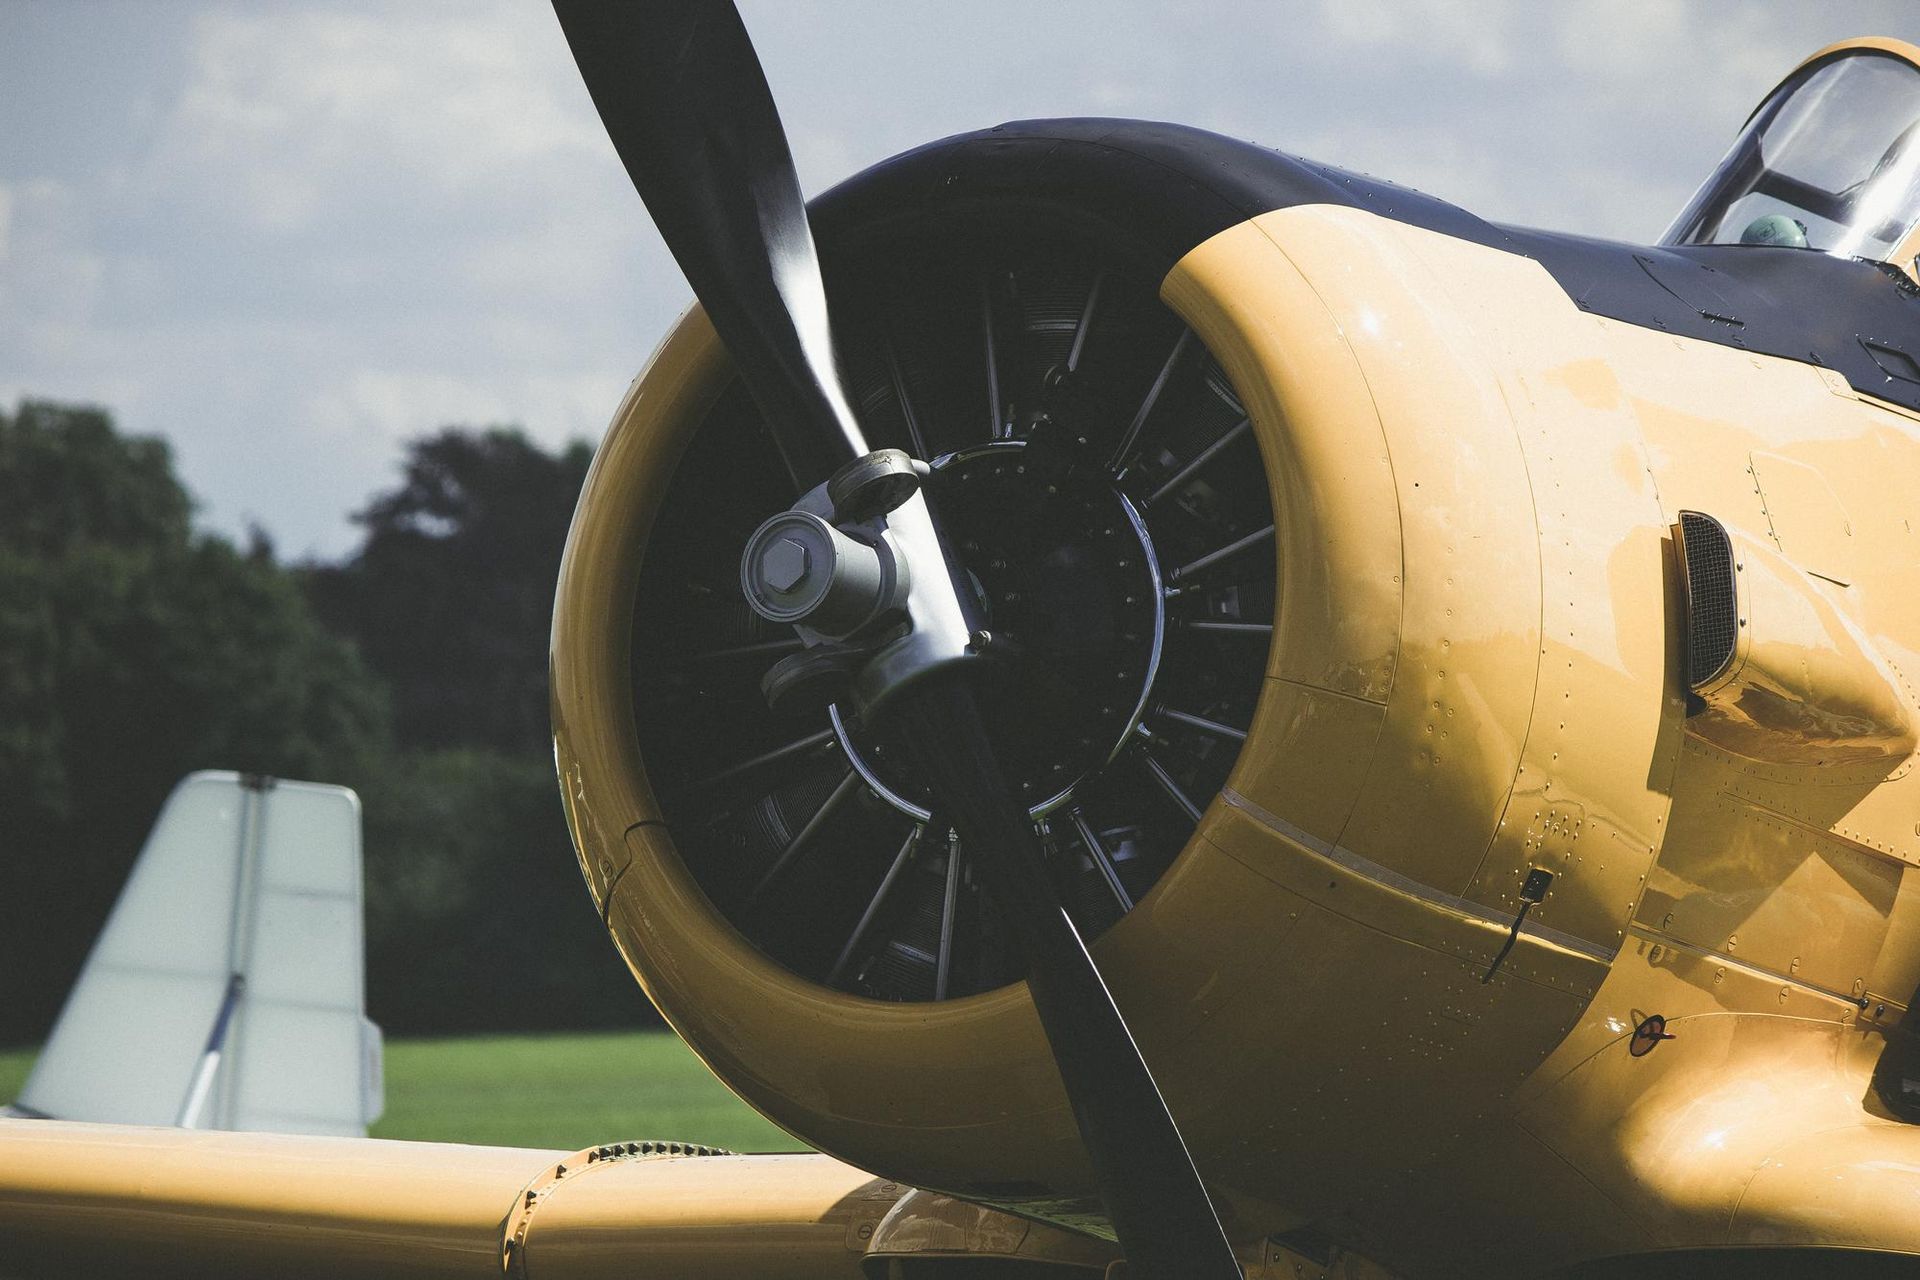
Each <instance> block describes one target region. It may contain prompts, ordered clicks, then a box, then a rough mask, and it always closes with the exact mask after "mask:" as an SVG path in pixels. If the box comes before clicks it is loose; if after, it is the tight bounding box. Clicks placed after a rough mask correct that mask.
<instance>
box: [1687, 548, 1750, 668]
mask: <svg viewBox="0 0 1920 1280" xmlns="http://www.w3.org/2000/svg"><path fill="white" fill-rule="evenodd" d="M1680 539H1681V550H1682V559H1683V561H1684V565H1685V571H1686V575H1687V684H1688V686H1689V687H1691V688H1692V689H1693V690H1694V691H1695V692H1699V691H1700V690H1702V689H1704V688H1705V687H1706V686H1707V685H1710V684H1712V683H1713V681H1714V679H1715V678H1717V677H1718V676H1720V675H1722V674H1723V673H1724V672H1725V671H1726V669H1727V667H1728V665H1729V664H1730V663H1732V661H1733V653H1734V649H1735V647H1736V645H1737V644H1738V641H1739V638H1740V611H1739V607H1738V603H1737V601H1738V592H1737V590H1736V586H1735V579H1734V573H1735V570H1734V563H1733V543H1732V541H1731V540H1730V539H1729V538H1728V537H1727V531H1726V529H1725V528H1724V527H1723V526H1722V525H1721V523H1720V522H1719V521H1718V520H1715V519H1714V518H1713V517H1712V516H1709V515H1703V514H1702V513H1700V512H1698V511H1682V512H1681V513H1680Z"/></svg>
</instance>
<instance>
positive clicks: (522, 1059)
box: [0, 1031, 805, 1151]
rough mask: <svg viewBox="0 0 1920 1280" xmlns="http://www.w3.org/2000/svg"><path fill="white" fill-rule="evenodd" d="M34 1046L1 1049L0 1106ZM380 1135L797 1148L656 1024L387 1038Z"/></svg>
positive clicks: (23, 1073) (504, 1142) (519, 1143)
mask: <svg viewBox="0 0 1920 1280" xmlns="http://www.w3.org/2000/svg"><path fill="white" fill-rule="evenodd" d="M33 1057H34V1051H33V1050H31V1049H24V1050H13V1051H9V1052H5V1053H0V1101H4V1100H6V1099H9V1098H12V1097H14V1096H15V1095H16V1094H18V1093H19V1091H20V1086H21V1085H22V1084H23V1083H24V1082H25V1080H26V1078H27V1071H28V1069H29V1068H31V1067H32V1065H33ZM373 1136H374V1137H376V1138H414V1139H420V1140H423V1141H428V1142H474V1143H481V1144H488V1145H498V1146H509V1147H559V1148H564V1149H567V1150H577V1149H578V1148H581V1147H588V1146H592V1145H594V1144H596V1143H600V1142H616V1141H627V1140H630V1139H636V1138H660V1139H672V1140H675V1141H680V1142H704V1143H707V1144H708V1145H710V1146H716V1147H727V1148H730V1149H732V1150H734V1151H800V1150H805V1147H804V1145H803V1144H801V1143H799V1142H796V1141H795V1140H794V1139H793V1138H791V1137H788V1136H787V1135H786V1134H785V1133H782V1132H781V1131H780V1130H779V1129H778V1128H776V1127H774V1125H772V1124H771V1123H769V1122H768V1121H766V1120H764V1119H762V1118H761V1117H760V1116H759V1115H758V1114H756V1113H755V1112H754V1111H753V1110H752V1109H751V1108H749V1107H748V1106H747V1105H746V1104H745V1103H743V1102H741V1101H740V1100H739V1099H738V1098H735V1097H734V1096H733V1095H732V1094H731V1093H729V1092H727V1089H726V1086H724V1085H722V1084H721V1083H720V1082H719V1081H718V1080H715V1079H714V1078H713V1076H712V1075H711V1074H710V1073H709V1072H708V1071H707V1069H706V1067H704V1066H703V1065H701V1063H700V1060H699V1059H698V1058H696V1057H694V1056H693V1054H692V1053H691V1052H690V1051H689V1050H688V1049H687V1047H686V1046H685V1045H684V1044H682V1043H681V1042H680V1040H679V1038H678V1037H676V1036H673V1035H670V1034H668V1033H666V1032H662V1031H636V1032H620V1033H608V1034H596V1035H551V1036H546V1035H543V1036H479V1037H473V1038H470V1039H457V1040H396V1041H391V1042H389V1043H388V1045H387V1113H386V1115H385V1116H384V1117H382V1118H381V1120H380V1122H379V1123H378V1124H376V1125H374V1127H373Z"/></svg>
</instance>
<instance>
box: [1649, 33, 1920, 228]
mask: <svg viewBox="0 0 1920 1280" xmlns="http://www.w3.org/2000/svg"><path fill="white" fill-rule="evenodd" d="M1916 124H1920V71H1916V70H1915V68H1914V67H1913V66H1912V65H1911V64H1910V63H1908V62H1906V61H1905V60H1903V59H1901V58H1897V57H1894V56H1892V55H1890V54H1884V53H1877V52H1868V51H1860V52H1855V53H1848V54H1844V55H1841V56H1839V57H1836V58H1832V59H1829V60H1826V61H1822V62H1817V63H1814V64H1812V65H1810V66H1808V67H1805V68H1803V69H1801V70H1800V71H1799V72H1797V73H1796V74H1795V75H1793V76H1792V77H1791V78H1789V79H1788V80H1787V82H1786V83H1785V84H1783V85H1781V86H1780V88H1779V89H1778V90H1776V91H1775V92H1774V94H1773V96H1772V97H1771V98H1769V99H1768V100H1767V101H1766V102H1765V103H1764V104H1762V105H1761V107H1760V109H1759V110H1758V111H1756V112H1754V114H1753V119H1752V120H1750V121H1749V122H1748V124H1747V127H1746V130H1745V131H1744V132H1743V133H1742V134H1741V135H1740V140H1739V141H1738V142H1736V143H1735V144H1734V146H1733V150H1732V151H1730V152H1728V153H1727V158H1726V159H1725V160H1722V161H1721V162H1720V167H1719V168H1718V169H1717V170H1715V171H1714V174H1713V176H1712V177H1711V178H1709V179H1708V180H1707V184H1706V185H1705V186H1703V187H1701V188H1700V191H1699V193H1698V194H1697V195H1695V196H1694V198H1693V202H1692V203H1691V204H1689V205H1688V206H1687V209H1686V211H1685V212H1684V213H1682V214H1681V215H1680V217H1679V220H1678V221H1676V222H1675V223H1674V224H1673V226H1672V227H1670V228H1669V229H1668V231H1667V234H1666V236H1665V237H1664V238H1663V240H1662V243H1664V244H1749V245H1774V246H1785V247H1788V248H1796V249H1818V250H1820V251H1822V252H1825V253H1833V254H1840V255H1843V256H1845V257H1853V258H1878V259H1882V260H1884V259H1886V258H1887V257H1889V256H1890V255H1891V254H1892V252H1893V250H1894V248H1895V246H1897V245H1898V244H1899V243H1900V242H1901V241H1902V240H1903V239H1905V238H1906V235H1907V232H1908V231H1909V230H1911V229H1912V227H1913V225H1914V223H1915V220H1916V218H1917V217H1920V129H1916Z"/></svg>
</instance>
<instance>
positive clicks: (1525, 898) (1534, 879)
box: [1480, 867, 1553, 984]
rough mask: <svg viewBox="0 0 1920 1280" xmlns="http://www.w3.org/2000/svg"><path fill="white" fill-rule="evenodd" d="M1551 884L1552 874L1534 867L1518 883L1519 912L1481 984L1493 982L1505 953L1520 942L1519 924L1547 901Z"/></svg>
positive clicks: (1505, 956) (1504, 958) (1505, 955)
mask: <svg viewBox="0 0 1920 1280" xmlns="http://www.w3.org/2000/svg"><path fill="white" fill-rule="evenodd" d="M1552 884H1553V872H1551V871H1547V870H1545V869H1543V868H1540V867H1534V868H1532V869H1530V870H1529V871H1528V872H1527V878H1526V879H1525V880H1523V881H1521V882H1520V912H1519V914H1518V915H1516V916H1514V918H1513V928H1512V929H1510V930H1508V932H1507V940H1506V943H1505V944H1504V945H1503V946H1501V948H1500V954H1499V955H1497V956H1495V957H1494V958H1493V963H1492V964H1490V965H1488V966H1487V974H1486V976H1485V977H1484V978H1482V979H1480V981H1481V983H1482V984H1485V983H1489V982H1492V981H1493V975H1494V974H1496V973H1498V972H1500V966H1501V964H1502V963H1503V962H1505V960H1506V958H1507V953H1508V952H1509V951H1512V950H1513V944H1514V943H1516V942H1518V941H1519V940H1520V924H1521V922H1522V921H1524V920H1525V919H1526V918H1527V912H1529V911H1531V910H1533V909H1534V907H1535V906H1537V905H1538V904H1540V903H1542V902H1545V901H1546V899H1547V889H1548V887H1549V886H1550V885H1552Z"/></svg>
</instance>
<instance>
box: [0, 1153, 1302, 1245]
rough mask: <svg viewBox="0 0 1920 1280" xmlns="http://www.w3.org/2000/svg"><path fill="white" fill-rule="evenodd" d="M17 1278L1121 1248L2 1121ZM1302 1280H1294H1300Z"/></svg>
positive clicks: (811, 1194) (730, 1172) (954, 1211)
mask: <svg viewBox="0 0 1920 1280" xmlns="http://www.w3.org/2000/svg"><path fill="white" fill-rule="evenodd" d="M0 1240H4V1241H5V1242H6V1243H5V1248H4V1249H3V1250H0V1276H47V1275H58V1276H69V1275H141V1276H145V1275H191V1276H196V1277H208V1278H209V1280H211V1278H215V1277H223V1276H233V1277H243V1276H244V1277H257V1276H269V1275H270V1276H276V1277H289V1278H293V1277H305V1276H313V1277H322V1276H324V1277H346V1276H372V1275H378V1276H420V1277H462V1276H464V1277H474V1278H475V1280H480V1278H481V1277H498V1276H501V1275H506V1276H511V1277H523V1278H525V1277H535V1278H538V1280H550V1278H558V1277H593V1276H615V1275H618V1276H632V1275H645V1276H671V1277H674V1278H675V1280H701V1278H702V1277H722V1276H725V1277H730V1278H732V1277H740V1276H752V1277H756V1278H758V1280H803V1278H804V1280H812V1278H814V1277H847V1278H849V1280H857V1278H858V1277H861V1276H863V1275H865V1276H888V1275H893V1274H897V1273H896V1272H894V1271H891V1270H889V1269H888V1266H889V1264H890V1263H891V1262H893V1261H898V1260H902V1259H911V1258H927V1257H937V1258H941V1259H945V1260H947V1261H949V1262H951V1261H955V1260H972V1261H975V1262H980V1261H985V1260H989V1259H1000V1260H1005V1261H1006V1262H1008V1263H1014V1264H1021V1265H1024V1266H1030V1267H1044V1268H1045V1269H1044V1270H1040V1271H1035V1272H1029V1271H1027V1270H1019V1271H1016V1272H1014V1273H1013V1274H1019V1275H1028V1274H1038V1275H1056V1274H1057V1275H1060V1276H1063V1277H1068V1276H1101V1275H1103V1274H1104V1273H1105V1272H1106V1269H1107V1266H1108V1264H1109V1263H1110V1262H1111V1261H1112V1260H1114V1259H1116V1258H1117V1257H1118V1256H1119V1254H1118V1251H1117V1249H1116V1248H1115V1247H1114V1246H1112V1245H1110V1244H1107V1243H1105V1242H1103V1241H1098V1240H1093V1239H1089V1238H1087V1237H1083V1236H1077V1235H1073V1234H1071V1233H1068V1232H1065V1231H1062V1230H1060V1229H1059V1228H1055V1227H1049V1226H1045V1225H1042V1224H1038V1223H1029V1222H1027V1221H1026V1220H1024V1219H1021V1218H1016V1217H1013V1216H1011V1215H1009V1214H1005V1213H1001V1212H998V1211H996V1210H993V1209H988V1208H984V1207H982V1206H979V1205H974V1204H970V1203H968V1202H965V1201H960V1200H953V1199H950V1198H948V1197H944V1196H937V1195H930V1194H928V1193H926V1192H920V1191H914V1190H912V1189H910V1188H908V1187H905V1186H902V1185H900V1184H899V1183H895V1182H887V1181H884V1180H882V1179H879V1178H875V1177H872V1176H871V1175H869V1174H866V1173H863V1172H861V1171H860V1170H858V1169H855V1168H853V1167H852V1166H851V1165H846V1164H842V1163H841V1162H839V1161H837V1160H834V1159H831V1158H830V1157H827V1156H823V1155H811V1154H800V1155H792V1154H788V1155H735V1154H732V1153H727V1152H716V1151H713V1150H712V1149H711V1148H706V1147H696V1146H689V1145H684V1144H680V1143H653V1142H630V1143H614V1144H610V1145H608V1146H602V1147H595V1148H590V1149H588V1150H586V1151H581V1152H577V1153H568V1152H562V1151H540V1150H529V1149H520V1148H509V1147H473V1146H460V1145H455V1144H449V1143H425V1142H390V1141H383V1140H379V1139H354V1138H330V1137H315V1136H306V1135H283V1134H250V1133H249V1134H242V1133H216V1132H204V1131H202V1132H193V1131H185V1130H179V1129H154V1128H138V1127H133V1126H123V1125H98V1124H77V1123H63V1122H58V1121H31V1120H0ZM1288 1274H1291V1272H1289V1273H1288Z"/></svg>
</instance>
